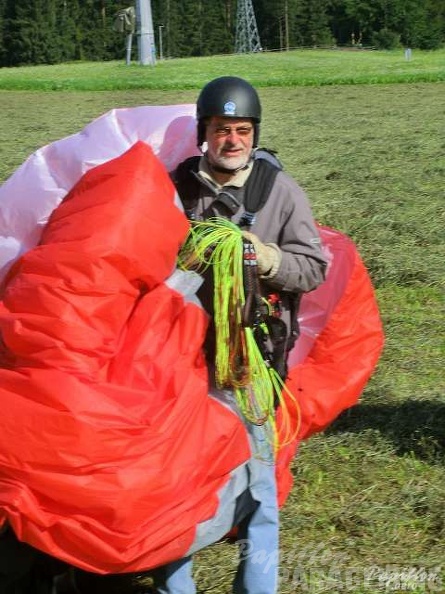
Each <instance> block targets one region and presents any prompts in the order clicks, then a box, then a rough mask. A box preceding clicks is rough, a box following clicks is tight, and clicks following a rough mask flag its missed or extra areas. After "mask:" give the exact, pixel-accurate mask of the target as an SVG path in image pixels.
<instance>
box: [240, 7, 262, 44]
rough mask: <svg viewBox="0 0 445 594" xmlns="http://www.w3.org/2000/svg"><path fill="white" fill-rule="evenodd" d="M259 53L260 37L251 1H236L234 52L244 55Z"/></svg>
mask: <svg viewBox="0 0 445 594" xmlns="http://www.w3.org/2000/svg"><path fill="white" fill-rule="evenodd" d="M259 51H261V44H260V36H259V34H258V27H257V24H256V19H255V13H254V11H253V6H252V0H238V3H237V9H236V36H235V52H236V53H238V54H245V53H248V52H259Z"/></svg>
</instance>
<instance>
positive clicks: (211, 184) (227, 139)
mask: <svg viewBox="0 0 445 594" xmlns="http://www.w3.org/2000/svg"><path fill="white" fill-rule="evenodd" d="M197 120H198V125H197V136H198V146H199V147H200V148H201V150H203V151H204V152H203V155H202V157H198V158H196V157H192V158H191V159H188V160H186V161H185V162H184V163H182V164H180V165H179V167H178V168H177V170H176V171H175V172H174V173H173V175H172V178H173V180H174V182H175V185H176V187H177V190H178V194H179V196H180V198H181V200H182V202H183V205H184V209H185V212H186V214H187V215H188V217H189V218H190V219H191V220H205V219H208V218H210V217H226V218H229V219H230V220H231V221H233V222H234V223H236V224H238V225H239V226H240V227H241V229H243V235H244V237H245V238H246V239H248V240H249V241H251V242H252V243H253V246H254V249H255V252H256V257H257V264H258V273H259V276H260V282H261V291H262V293H263V295H264V297H265V298H269V300H270V302H271V303H270V304H271V306H272V307H273V308H275V310H276V314H277V316H278V317H279V318H280V319H281V320H282V321H283V322H284V324H285V326H284V327H285V328H286V329H287V332H286V333H285V334H286V336H285V339H284V344H283V342H281V344H280V349H279V351H280V357H278V356H277V359H279V358H281V359H283V360H281V361H276V364H277V367H278V368H279V369H280V372H281V374H282V376H284V375H285V358H286V355H287V353H288V352H289V350H290V348H291V347H292V345H293V342H294V340H295V335H296V310H297V306H298V301H299V297H300V295H301V294H302V293H304V292H307V291H311V290H313V289H315V288H316V287H317V286H318V285H319V284H320V283H321V282H323V280H324V273H325V268H326V261H325V259H324V257H323V254H322V251H321V246H320V239H319V236H318V233H317V230H316V226H315V223H314V220H313V217H312V214H311V209H310V206H309V204H308V201H307V199H306V197H305V194H304V192H303V191H302V190H301V188H300V187H299V186H298V185H297V184H296V183H295V182H294V181H293V180H292V179H291V178H290V177H289V176H288V175H287V174H286V173H284V172H283V171H282V170H281V169H280V167H279V166H277V164H274V163H271V162H270V160H269V158H270V155H269V154H268V153H266V154H264V152H260V151H257V147H258V141H259V132H260V122H261V104H260V100H259V97H258V94H257V92H256V91H255V89H254V88H253V87H252V86H251V85H250V84H249V83H248V82H247V81H245V80H243V79H241V78H237V77H231V76H224V77H220V78H217V79H215V80H212V81H211V82H209V83H208V84H207V85H206V86H205V87H204V88H203V89H202V91H201V93H200V95H199V98H198V101H197ZM204 146H206V148H204ZM260 155H261V156H265V157H266V158H258V157H259V156H260ZM272 160H273V159H272ZM199 296H200V298H201V300H202V303H203V305H204V307H205V308H206V310H207V311H208V312H209V314H210V315H211V314H212V311H213V309H212V300H213V287H212V285H211V279H210V281H209V279H206V280H205V282H204V284H203V286H202V289H201V291H200V293H199ZM209 328H210V329H209V333H208V334H209V340H208V341H207V344H206V350H207V352H206V355H207V359H208V364H209V369H212V368H213V365H214V347H213V343H214V341H213V340H212V338H213V334H214V327H213V326H212V324H210V326H209ZM210 382H211V383H212V382H213V379H212V378H210ZM214 393H215V394H216V395H217V396H219V397H221V398H223V399H224V400H226V401H227V402H228V403H229V405H230V406H232V408H234V410H235V411H236V402H235V401H234V398H233V395H232V397H231V394H230V391H228V390H224V391H222V390H219V391H218V390H214ZM237 412H239V411H237ZM244 422H245V424H246V429H247V431H248V434H249V437H250V440H251V446H252V460H251V462H250V463H249V472H250V476H251V480H250V491H251V494H252V498H253V500H254V502H255V506H254V508H253V510H251V511H250V512H249V513H248V514H247V515H246V516H245V517H244V519H243V520H242V521H240V522H239V523H238V539H239V541H240V543H241V545H242V546H240V562H239V566H238V570H237V574H236V577H235V581H234V584H233V592H234V593H236V594H275V593H276V592H277V581H278V508H277V498H276V485H275V476H274V465H273V452H272V448H271V447H270V448H269V451H268V453H267V455H266V456H265V455H264V442H265V435H264V431H265V427H261V426H256V425H254V424H252V423H249V422H248V421H247V420H246V419H244ZM261 442H262V444H263V445H262V446H261V447H262V449H261V455H260V456H259V457H258V456H256V454H257V452H258V450H259V448H260V444H261ZM260 551H262V552H263V553H265V555H264V554H263V559H264V562H263V563H261V562H259V558H260V556H259V555H256V556H255V553H259V552H260ZM154 577H155V586H156V588H157V591H158V593H160V594H193V593H194V592H195V587H194V584H193V580H192V576H191V560H190V559H182V560H180V561H178V562H176V563H172V564H169V565H167V566H165V567H163V568H159V569H158V570H156V571H155V573H154Z"/></svg>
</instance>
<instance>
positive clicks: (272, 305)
mask: <svg viewBox="0 0 445 594" xmlns="http://www.w3.org/2000/svg"><path fill="white" fill-rule="evenodd" d="M200 158H201V157H199V156H194V157H190V158H189V159H186V160H185V161H183V162H182V163H181V164H180V165H179V166H178V168H177V169H176V171H175V176H174V182H175V185H176V189H177V191H178V194H179V196H180V198H181V201H182V204H183V206H184V210H185V214H186V215H187V217H188V219H189V220H191V221H193V220H195V219H196V208H197V205H198V200H199V194H200V189H201V185H203V184H205V185H206V186H207V187H208V188H209V189H210V190H211V191H212V193H214V194H215V200H214V201H213V202H212V205H211V207H210V208H211V210H209V211H205V212H204V213H203V218H208V217H210V216H226V217H228V218H230V217H231V216H233V215H234V214H235V213H236V212H237V211H238V209H239V208H240V206H241V204H243V205H244V213H243V215H242V216H241V219H240V220H239V222H238V226H239V227H241V228H244V229H249V228H250V227H251V226H252V225H253V224H254V222H255V219H256V213H257V212H258V211H260V210H261V209H262V208H263V206H264V205H265V204H266V202H267V200H268V198H269V195H270V192H271V190H272V187H273V184H274V182H275V178H276V176H277V174H278V173H279V171H281V170H282V169H283V165H282V164H281V162H280V161H279V159H278V158H277V157H276V155H275V153H274V152H273V151H269V150H267V149H264V148H261V149H257V150H256V151H255V153H254V162H253V168H252V172H251V174H250V175H249V178H248V180H247V182H246V184H245V185H244V186H243V187H242V188H235V187H230V189H228V188H227V187H223V188H222V189H220V190H217V189H216V188H215V187H214V186H213V185H212V184H211V183H210V182H209V183H206V180H204V179H203V178H201V177H200V176H199V175H198V171H199V160H200ZM243 252H244V291H245V297H246V302H245V307H244V315H243V325H244V326H250V327H252V328H253V330H254V335H255V339H256V342H257V344H258V346H259V348H260V350H261V353H262V356H263V359H264V360H265V361H266V363H267V364H268V365H270V366H271V367H273V368H274V369H275V370H276V371H277V372H278V373H279V375H280V377H281V378H282V379H283V380H284V379H285V378H286V376H287V355H288V353H289V351H290V350H291V349H292V348H293V346H294V344H295V341H296V339H297V338H298V334H299V329H298V319H297V313H298V308H299V304H300V300H301V293H300V294H298V295H292V296H290V295H289V296H288V299H289V306H290V319H291V328H290V331H289V333H288V330H287V327H286V324H285V322H284V321H283V320H282V319H281V295H280V294H279V293H278V292H275V293H271V294H270V295H268V296H267V299H266V300H265V299H264V297H263V296H262V293H261V289H260V281H259V277H258V272H257V268H258V267H257V265H256V254H255V249H254V247H253V244H252V242H250V241H249V240H247V239H245V238H243Z"/></svg>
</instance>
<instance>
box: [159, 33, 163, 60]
mask: <svg viewBox="0 0 445 594" xmlns="http://www.w3.org/2000/svg"><path fill="white" fill-rule="evenodd" d="M163 28H164V25H159V59H160V60H162V59H163V58H164V56H163V55H162V29H163Z"/></svg>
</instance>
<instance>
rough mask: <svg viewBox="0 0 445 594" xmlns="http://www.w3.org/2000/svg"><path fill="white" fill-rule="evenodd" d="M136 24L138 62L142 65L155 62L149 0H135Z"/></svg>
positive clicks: (152, 64)
mask: <svg viewBox="0 0 445 594" xmlns="http://www.w3.org/2000/svg"><path fill="white" fill-rule="evenodd" d="M136 24H137V35H138V48H139V62H140V64H142V65H143V66H146V65H147V64H150V65H151V66H154V65H155V64H156V45H155V39H154V33H153V19H152V16H151V3H150V0H136Z"/></svg>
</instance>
